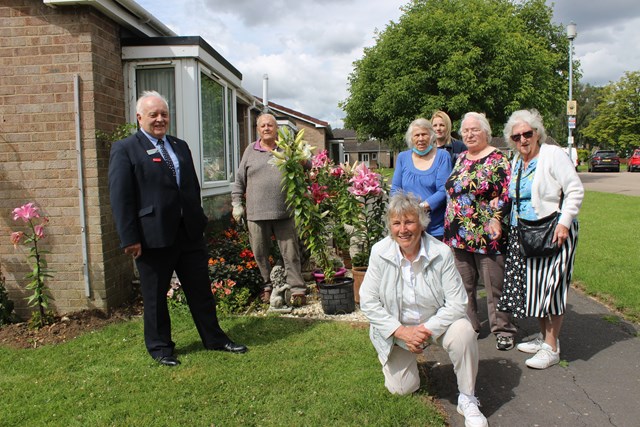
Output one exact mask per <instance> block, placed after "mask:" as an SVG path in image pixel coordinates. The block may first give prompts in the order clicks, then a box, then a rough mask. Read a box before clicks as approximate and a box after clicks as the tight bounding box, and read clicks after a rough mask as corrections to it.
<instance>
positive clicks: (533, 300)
mask: <svg viewBox="0 0 640 427" xmlns="http://www.w3.org/2000/svg"><path fill="white" fill-rule="evenodd" d="M504 137H505V140H508V141H509V142H510V143H511V144H512V146H515V148H516V151H517V154H516V156H515V157H514V159H513V161H512V164H511V183H510V186H509V197H510V199H511V201H512V207H511V216H510V225H511V227H510V233H509V240H508V245H507V258H506V260H505V275H504V280H505V283H504V287H503V293H502V297H501V299H500V304H499V306H498V308H499V309H500V310H502V311H508V312H511V313H512V314H513V316H514V317H537V318H538V321H539V323H540V334H538V336H537V337H536V338H535V339H533V340H532V341H528V342H523V343H520V344H518V345H517V349H518V350H520V351H522V352H525V353H531V354H533V355H534V356H533V357H531V358H530V359H527V360H526V362H525V363H526V365H527V366H529V367H530V368H534V369H546V368H548V367H549V366H552V365H555V364H557V363H558V362H559V361H560V341H559V339H558V336H559V334H560V328H561V327H562V321H563V318H564V313H565V310H566V306H567V293H568V291H569V285H570V283H571V275H572V273H573V262H574V258H575V249H576V243H577V241H578V220H577V217H578V211H579V210H580V206H581V205H582V198H583V196H584V189H583V186H582V182H581V181H580V178H579V177H578V174H577V173H576V171H575V168H574V167H573V165H572V164H571V160H570V159H569V157H568V156H567V154H566V153H565V152H564V151H563V150H562V149H561V148H560V147H558V146H556V145H549V144H546V143H545V142H546V139H547V134H546V131H545V129H544V126H543V124H542V117H541V116H540V114H539V113H538V112H537V111H536V110H519V111H516V112H514V113H513V114H512V115H511V117H509V120H508V121H507V124H506V125H505V127H504ZM518 176H519V179H518ZM518 185H519V186H520V191H519V193H520V194H519V203H518V200H517V199H518V197H517V192H516V187H517V186H518ZM554 212H558V215H559V219H558V225H557V226H556V228H555V230H554V236H553V240H554V242H556V243H557V245H558V247H559V248H560V250H559V252H558V253H557V254H556V255H553V256H550V257H539V258H531V257H530V258H524V257H523V256H522V255H521V254H520V244H519V241H518V233H517V232H516V231H517V224H518V217H520V218H523V219H528V220H535V219H540V218H544V217H545V216H548V215H551V214H552V213H554Z"/></svg>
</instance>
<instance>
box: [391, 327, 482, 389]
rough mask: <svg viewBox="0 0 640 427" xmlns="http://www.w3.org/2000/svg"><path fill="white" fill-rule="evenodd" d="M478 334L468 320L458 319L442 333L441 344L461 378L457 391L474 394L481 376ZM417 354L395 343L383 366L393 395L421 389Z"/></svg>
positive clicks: (438, 342)
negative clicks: (478, 378) (477, 377)
mask: <svg viewBox="0 0 640 427" xmlns="http://www.w3.org/2000/svg"><path fill="white" fill-rule="evenodd" d="M477 336H478V334H477V333H476V331H474V330H473V326H471V323H470V322H469V320H467V319H459V320H456V321H455V322H453V323H452V324H451V326H449V328H448V329H447V331H446V332H445V333H444V334H442V336H440V338H439V339H438V341H437V344H438V345H441V346H442V348H444V349H445V351H446V352H447V353H448V354H449V359H451V363H452V364H453V371H454V372H455V374H456V377H457V380H458V391H459V392H460V393H464V394H468V395H471V396H473V395H474V392H475V387H476V376H477V375H478V340H477ZM417 356H418V355H417V354H414V353H411V352H410V351H409V350H405V349H404V348H402V347H399V346H393V349H392V350H391V354H390V355H389V360H388V361H387V363H386V364H385V365H383V366H382V373H383V374H384V385H385V387H387V390H389V392H391V393H393V394H400V395H405V394H410V393H413V392H414V391H416V390H418V388H420V375H419V374H418V362H417Z"/></svg>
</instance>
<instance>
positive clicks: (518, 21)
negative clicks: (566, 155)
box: [341, 0, 568, 150]
mask: <svg viewBox="0 0 640 427" xmlns="http://www.w3.org/2000/svg"><path fill="white" fill-rule="evenodd" d="M461 11H463V13H461ZM403 12H404V14H403V15H402V16H401V18H400V20H399V22H397V23H390V24H389V25H388V26H387V28H386V29H385V30H384V31H382V32H380V33H379V34H378V36H377V39H376V44H375V45H374V46H373V47H370V48H367V49H365V52H364V56H363V58H362V59H360V60H357V61H356V62H355V64H354V71H353V72H352V73H351V75H350V76H349V95H348V98H347V99H346V100H345V101H344V102H342V103H341V107H342V108H343V109H344V111H345V112H346V118H345V125H346V126H347V127H350V128H352V129H355V130H356V131H357V133H358V135H359V136H361V137H367V136H374V137H377V138H380V139H384V140H385V141H386V142H387V143H389V144H390V145H391V146H392V147H393V148H394V149H396V150H400V149H402V148H404V142H403V140H402V137H403V135H404V133H405V131H406V129H407V126H408V125H409V123H410V122H411V121H412V120H413V119H415V118H416V117H418V116H424V117H430V116H431V113H432V112H433V111H435V110H444V111H447V112H448V113H449V115H450V116H452V117H454V118H455V117H458V118H460V117H461V116H462V115H463V114H464V113H465V112H467V111H478V112H483V113H485V114H486V115H487V117H488V118H489V119H490V120H491V121H492V124H493V127H494V130H495V133H496V134H499V133H500V132H501V128H502V126H503V124H504V123H505V122H506V120H507V118H508V116H509V115H510V114H511V113H512V112H513V111H515V110H518V109H521V108H532V107H535V108H537V109H538V110H539V111H540V112H541V113H542V115H543V116H549V117H551V116H555V115H557V114H559V113H560V111H562V110H563V109H564V106H565V99H566V95H565V94H566V93H567V91H566V88H567V79H566V75H567V74H568V40H567V39H566V37H565V36H564V29H563V28H562V27H561V26H559V25H554V24H552V21H551V19H552V9H551V8H550V7H548V6H546V4H545V2H544V0H525V1H522V2H515V1H513V2H512V1H508V0H441V1H428V0H413V1H411V2H410V3H409V4H408V5H406V6H405V7H404V8H403ZM454 126H455V125H454Z"/></svg>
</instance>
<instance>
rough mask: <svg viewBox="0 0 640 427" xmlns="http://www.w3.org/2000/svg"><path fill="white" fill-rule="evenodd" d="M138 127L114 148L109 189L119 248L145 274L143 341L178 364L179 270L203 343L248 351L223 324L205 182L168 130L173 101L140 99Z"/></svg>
mask: <svg viewBox="0 0 640 427" xmlns="http://www.w3.org/2000/svg"><path fill="white" fill-rule="evenodd" d="M136 117H137V119H138V124H139V126H140V130H139V131H138V132H137V133H136V134H135V135H131V136H129V137H128V138H125V139H123V140H120V141H117V142H115V143H114V144H113V146H112V148H111V159H110V163H109V191H110V196H111V209H112V211H113V216H114V220H115V223H116V229H117V230H118V235H119V236H120V242H121V247H122V248H123V249H124V252H125V253H126V254H128V255H131V256H132V257H133V258H134V259H135V261H136V265H137V267H138V271H139V273H140V283H141V288H142V299H143V302H144V340H145V345H146V347H147V351H148V352H149V354H150V355H151V357H153V359H154V360H156V361H157V362H158V363H160V364H162V365H167V366H176V365H178V364H180V362H179V361H178V359H177V358H176V356H175V355H174V347H175V343H174V342H173V341H172V340H171V319H170V317H169V309H168V307H167V291H168V290H169V285H170V281H171V277H172V275H173V272H174V271H175V272H176V274H177V275H178V279H179V280H180V283H181V284H182V288H183V289H184V293H185V295H186V297H187V303H188V305H189V310H190V311H191V316H192V317H193V321H194V323H195V325H196V328H197V329H198V333H199V334H200V338H201V339H202V343H203V345H204V347H205V348H206V349H209V350H220V351H229V352H232V353H244V352H246V351H247V347H245V346H244V345H241V344H236V343H234V342H233V341H231V340H230V339H229V337H227V335H226V334H225V333H224V331H223V330H222V329H221V328H220V325H219V324H218V319H217V315H216V303H215V300H214V297H213V293H212V292H211V285H210V280H209V274H208V266H207V261H208V254H207V249H206V244H205V239H204V229H205V226H206V224H207V217H206V215H205V214H204V210H203V209H202V204H201V200H200V184H199V182H198V177H197V175H196V171H195V168H194V165H193V159H192V157H191V151H190V150H189V146H188V145H187V143H186V142H185V141H182V140H180V139H178V138H174V137H173V136H169V135H167V134H166V133H167V129H168V127H169V107H168V103H167V100H166V99H165V98H164V97H163V96H162V95H160V94H159V93H158V92H155V91H149V92H144V93H143V94H142V96H141V97H140V99H138V103H137V104H136Z"/></svg>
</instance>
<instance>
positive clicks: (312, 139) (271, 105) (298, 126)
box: [256, 97, 340, 153]
mask: <svg viewBox="0 0 640 427" xmlns="http://www.w3.org/2000/svg"><path fill="white" fill-rule="evenodd" d="M256 100H258V101H259V102H261V103H263V102H264V101H263V99H262V98H260V97H256ZM267 109H268V110H269V112H270V113H271V114H273V115H274V116H275V117H276V119H277V121H278V125H279V126H281V127H282V126H288V127H289V128H290V129H291V130H293V131H294V132H298V131H301V130H303V129H304V139H305V141H307V142H308V143H309V145H311V146H312V147H315V148H316V150H314V153H319V152H320V151H322V150H327V151H328V152H333V151H336V153H337V152H338V151H337V150H339V148H340V147H339V146H337V144H333V145H332V142H331V141H332V137H333V133H332V130H331V126H330V125H329V123H328V122H325V121H324V120H320V119H316V118H315V117H311V116H309V115H307V114H304V113H301V112H299V111H296V110H293V109H291V108H288V107H285V106H282V105H279V104H276V103H275V102H273V101H270V100H267Z"/></svg>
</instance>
